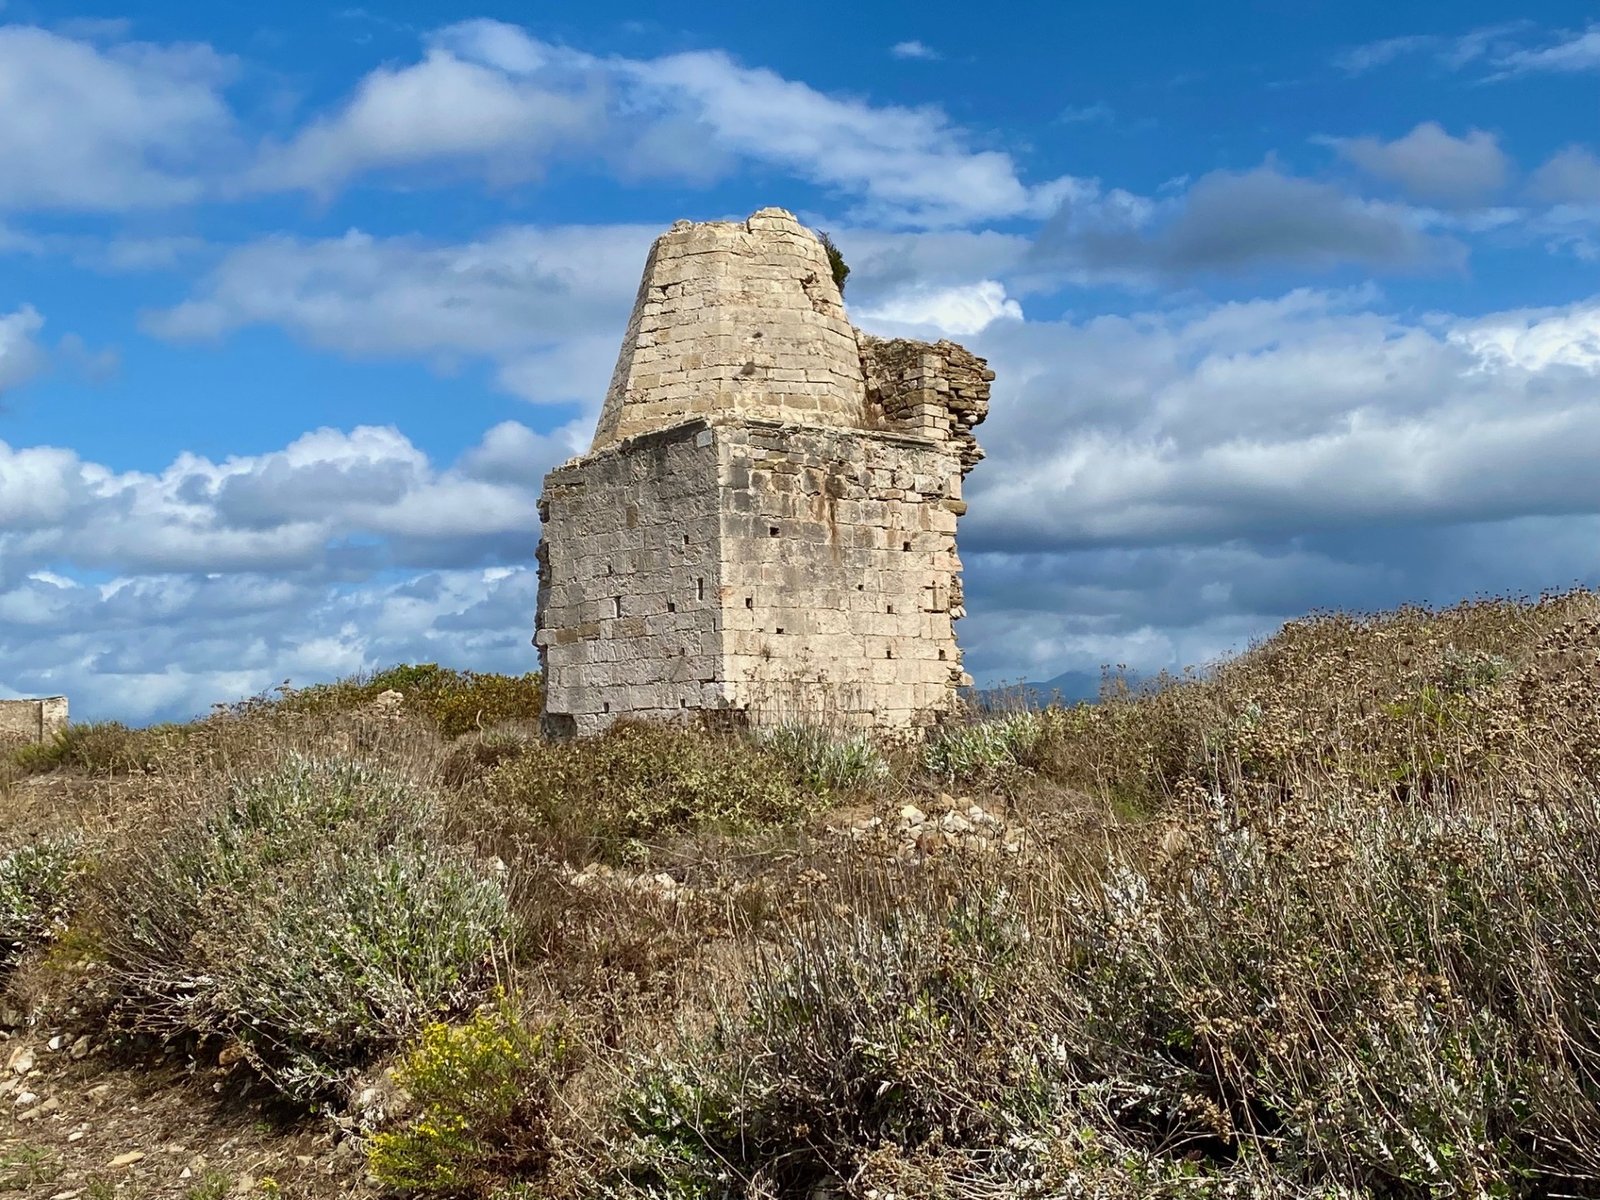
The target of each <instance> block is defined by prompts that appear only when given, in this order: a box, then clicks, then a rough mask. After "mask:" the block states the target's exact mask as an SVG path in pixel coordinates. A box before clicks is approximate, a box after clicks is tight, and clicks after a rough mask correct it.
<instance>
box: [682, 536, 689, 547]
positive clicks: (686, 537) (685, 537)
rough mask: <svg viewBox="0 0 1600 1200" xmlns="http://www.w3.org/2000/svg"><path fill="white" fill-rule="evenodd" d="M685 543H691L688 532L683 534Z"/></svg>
mask: <svg viewBox="0 0 1600 1200" xmlns="http://www.w3.org/2000/svg"><path fill="white" fill-rule="evenodd" d="M683 544H684V545H685V546H687V545H688V544H689V535H688V534H687V533H686V534H684V535H683Z"/></svg>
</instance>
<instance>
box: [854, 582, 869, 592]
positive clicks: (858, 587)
mask: <svg viewBox="0 0 1600 1200" xmlns="http://www.w3.org/2000/svg"><path fill="white" fill-rule="evenodd" d="M866 589H867V585H866V584H864V583H858V584H856V591H858V592H864V591H866Z"/></svg>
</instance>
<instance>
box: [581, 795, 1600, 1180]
mask: <svg viewBox="0 0 1600 1200" xmlns="http://www.w3.org/2000/svg"><path fill="white" fill-rule="evenodd" d="M1597 864H1600V804H1597V802H1596V801H1595V800H1594V799H1593V798H1592V796H1591V798H1590V799H1589V800H1587V801H1586V802H1581V803H1580V802H1560V803H1553V804H1533V805H1525V806H1522V807H1520V808H1512V809H1508V808H1507V807H1506V806H1505V805H1503V804H1501V803H1498V802H1497V801H1495V800H1494V799H1493V797H1492V796H1491V795H1488V794H1483V795H1479V796H1477V797H1475V798H1473V799H1472V800H1471V801H1470V802H1469V801H1467V800H1465V799H1463V798H1459V797H1458V798H1455V799H1450V800H1443V799H1441V800H1440V801H1439V802H1438V803H1437V804H1435V805H1431V806H1426V807H1417V806H1414V805H1411V806H1407V805H1397V804H1395V803H1394V802H1393V801H1392V800H1390V799H1388V798H1385V799H1383V800H1382V801H1381V802H1376V803H1341V802H1340V801H1338V800H1337V799H1336V798H1333V797H1329V798H1327V799H1326V800H1325V802H1324V803H1323V804H1322V805H1320V806H1318V807H1315V808H1308V809H1291V808H1284V807H1281V806H1277V807H1272V806H1269V807H1260V808H1251V807H1244V806H1234V805H1230V804H1227V803H1219V804H1217V805H1216V807H1213V808H1209V809H1206V810H1203V811H1200V812H1197V813H1196V814H1195V816H1194V818H1193V819H1192V820H1191V821H1190V823H1189V824H1188V825H1187V826H1186V827H1184V829H1183V832H1182V836H1181V837H1178V838H1174V839H1169V844H1168V847H1167V849H1166V851H1165V852H1163V853H1162V854H1161V855H1158V856H1156V857H1150V856H1148V855H1145V854H1136V853H1133V852H1131V851H1127V852H1116V851H1114V852H1112V853H1110V854H1108V855H1102V856H1099V857H1097V856H1096V855H1094V854H1093V853H1091V852H1089V851H1087V850H1085V851H1084V852H1083V853H1082V855H1081V856H1080V857H1078V858H1077V859H1076V860H1074V861H1072V862H1067V863H1060V864H1057V866H1056V868H1055V869H1054V870H1051V871H1046V872H1043V873H1036V874H1026V873H1023V874H1019V875H1017V876H1015V877H1013V878H1010V879H1003V880H1001V881H999V882H998V883H997V882H996V879H995V876H996V874H997V873H998V871H997V870H996V869H989V870H986V871H984V872H983V873H982V874H981V875H979V876H975V877H972V878H968V879H965V880H963V879H959V878H958V879H956V880H954V881H952V883H951V885H950V886H946V887H942V888H941V887H937V886H932V885H927V884H923V885H918V886H915V887H904V886H900V885H896V884H894V883H893V882H892V881H891V882H887V883H885V884H882V885H879V886H875V887H857V888H856V889H854V890H853V891H852V892H851V893H849V894H848V895H847V896H846V897H844V898H843V902H842V903H841V904H839V905H838V906H837V907H833V906H816V907H813V908H811V909H808V910H807V912H806V914H805V915H804V916H803V917H801V918H797V919H796V920H795V921H794V922H793V923H792V924H791V925H790V926H789V927H788V928H787V929H786V930H785V931H784V932H783V933H782V934H781V935H780V936H777V937H775V938H774V939H773V940H772V941H771V942H769V943H768V947H767V948H765V949H763V948H760V947H757V948H754V949H752V951H751V957H750V960H749V965H748V973H747V978H748V982H747V984H746V985H745V986H744V988H743V991H742V994H739V995H736V996H732V997H729V999H728V1001H727V1005H726V1007H725V1008H724V1010H723V1013H722V1015H721V1017H720V1018H719V1020H718V1021H717V1022H716V1024H715V1027H714V1028H713V1029H712V1031H711V1032H710V1033H709V1034H708V1035H701V1036H695V1037H690V1038H688V1039H686V1040H685V1041H684V1042H683V1043H681V1044H680V1045H679V1046H678V1047H677V1048H676V1049H674V1050H669V1051H666V1052H664V1053H659V1054H657V1055H655V1056H654V1057H652V1058H650V1059H647V1060H646V1061H645V1062H644V1063H642V1064H641V1065H640V1066H639V1067H638V1069H637V1070H636V1071H635V1073H634V1075H633V1076H632V1078H631V1081H630V1083H629V1084H628V1085H627V1087H625V1088H624V1090H623V1093H622V1099H621V1101H620V1108H621V1112H622V1128H623V1131H624V1132H623V1133H622V1134H620V1135H618V1136H617V1137H616V1138H615V1140H614V1141H613V1142H612V1144H611V1146H610V1148H609V1149H608V1150H607V1151H606V1152H605V1153H606V1155H608V1156H610V1157H611V1158H612V1159H613V1160H614V1161H615V1162H617V1163H618V1164H620V1168H619V1170H618V1172H617V1173H616V1175H615V1177H614V1178H613V1180H612V1184H611V1186H612V1187H614V1188H615V1189H616V1190H619V1191H628V1190H633V1191H643V1192H645V1193H649V1194H659V1195H694V1196H708V1197H709V1196H733V1195H758V1194H760V1195H766V1194H782V1195H788V1194H805V1192H806V1190H807V1189H810V1188H814V1187H818V1186H823V1185H827V1184H828V1183H829V1181H830V1180H834V1181H837V1180H854V1181H856V1183H857V1184H858V1185H859V1184H860V1181H861V1180H862V1179H866V1178H876V1179H878V1180H879V1181H880V1184H881V1185H882V1186H889V1181H891V1180H892V1178H894V1177H896V1176H897V1175H898V1177H900V1179H901V1183H900V1185H899V1186H898V1187H894V1188H892V1190H897V1191H902V1192H903V1191H904V1189H905V1186H906V1180H907V1179H910V1178H912V1177H919V1178H921V1179H922V1183H923V1185H927V1183H928V1180H929V1178H930V1176H929V1174H928V1173H929V1172H933V1173H934V1174H936V1175H937V1176H938V1177H939V1179H940V1180H942V1182H941V1183H940V1185H939V1186H940V1188H941V1189H942V1192H943V1194H947V1195H951V1196H984V1195H999V1194H1015V1192H1016V1191H1018V1190H1022V1189H1026V1190H1030V1191H1033V1190H1037V1191H1039V1192H1041V1193H1042V1194H1047V1195H1074V1194H1083V1193H1085V1192H1086V1191H1087V1192H1093V1193H1094V1194H1101V1192H1102V1190H1103V1187H1104V1184H1105V1179H1104V1178H1103V1177H1104V1176H1105V1175H1106V1174H1107V1173H1109V1172H1110V1171H1111V1169H1112V1168H1114V1167H1120V1168H1121V1169H1122V1170H1123V1172H1124V1179H1123V1185H1122V1188H1121V1189H1117V1188H1113V1189H1110V1190H1108V1191H1105V1192H1104V1194H1131V1195H1142V1196H1151V1195H1161V1194H1167V1193H1166V1192H1165V1191H1164V1190H1163V1189H1164V1188H1166V1187H1167V1186H1168V1184H1169V1183H1170V1184H1173V1185H1174V1186H1176V1184H1177V1183H1180V1182H1181V1181H1182V1180H1183V1178H1184V1177H1189V1179H1190V1182H1191V1183H1192V1184H1196V1185H1200V1184H1202V1182H1203V1181H1206V1180H1209V1181H1210V1183H1209V1185H1206V1186H1215V1187H1217V1188H1219V1189H1220V1188H1221V1186H1222V1185H1223V1184H1224V1183H1229V1182H1230V1181H1231V1185H1237V1186H1241V1187H1243V1186H1245V1185H1248V1188H1247V1193H1248V1194H1258V1195H1306V1196H1311V1195H1317V1196H1324V1195H1329V1194H1341V1193H1340V1189H1351V1190H1350V1191H1349V1192H1346V1193H1342V1194H1356V1195H1372V1196H1394V1197H1417V1198H1418V1200H1421V1198H1422V1197H1432V1196H1438V1195H1503V1196H1537V1195H1563V1194H1564V1195H1581V1194H1590V1193H1592V1192H1593V1191H1594V1189H1595V1187H1596V1184H1597V1181H1600V1150H1597V1149H1596V1147H1600V1071H1597V1064H1600V872H1597ZM891 1150H892V1152H891ZM919 1172H920V1173H921V1174H920V1175H919ZM1130 1179H1131V1180H1135V1181H1142V1182H1140V1183H1139V1186H1138V1187H1137V1188H1135V1189H1133V1190H1125V1189H1127V1186H1128V1183H1129V1180H1130Z"/></svg>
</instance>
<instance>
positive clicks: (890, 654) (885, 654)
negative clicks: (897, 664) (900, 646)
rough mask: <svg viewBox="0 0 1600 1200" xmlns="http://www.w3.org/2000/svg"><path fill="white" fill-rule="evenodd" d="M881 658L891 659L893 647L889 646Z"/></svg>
mask: <svg viewBox="0 0 1600 1200" xmlns="http://www.w3.org/2000/svg"><path fill="white" fill-rule="evenodd" d="M883 656H884V657H885V658H893V657H894V647H893V646H890V647H889V648H888V649H887V650H885V651H884V652H883Z"/></svg>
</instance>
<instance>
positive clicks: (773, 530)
mask: <svg viewBox="0 0 1600 1200" xmlns="http://www.w3.org/2000/svg"><path fill="white" fill-rule="evenodd" d="M767 536H768V537H777V536H778V527H777V526H776V525H769V526H768V527H767Z"/></svg>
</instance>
